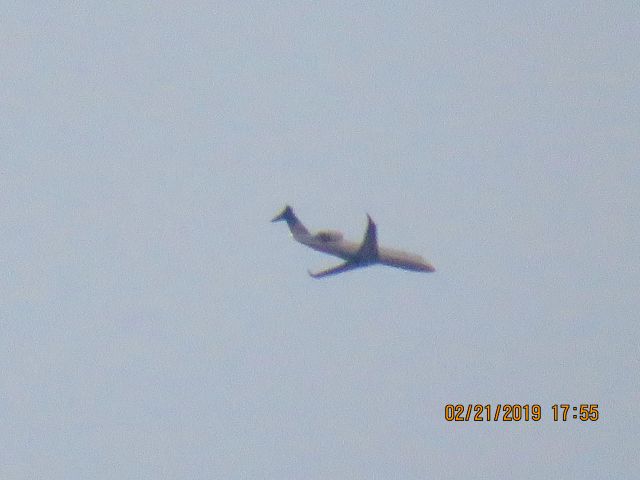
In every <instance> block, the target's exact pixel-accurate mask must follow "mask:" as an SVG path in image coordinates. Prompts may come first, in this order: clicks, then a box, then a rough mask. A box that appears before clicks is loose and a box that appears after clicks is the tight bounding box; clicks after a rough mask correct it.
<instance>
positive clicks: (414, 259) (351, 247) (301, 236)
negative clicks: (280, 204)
mask: <svg viewBox="0 0 640 480" xmlns="http://www.w3.org/2000/svg"><path fill="white" fill-rule="evenodd" d="M293 237H294V238H295V239H296V240H297V241H298V242H300V243H302V244H303V245H306V246H307V247H309V248H313V249H314V250H317V251H319V252H323V253H328V254H329V255H334V256H336V257H340V258H342V259H343V260H346V261H354V262H357V263H360V264H363V265H370V264H375V263H380V264H382V265H388V266H390V267H397V268H403V269H405V270H413V271H419V272H433V271H435V268H434V267H433V266H432V265H431V264H430V263H429V262H427V261H426V260H425V259H424V258H422V257H421V256H420V255H415V254H413V253H408V252H403V251H402V250H396V249H393V248H387V247H378V255H377V256H376V257H375V258H358V256H357V253H358V251H359V249H360V246H361V244H359V243H356V242H350V241H348V240H342V239H340V240H322V239H320V238H318V236H316V235H313V234H310V233H297V234H294V235H293Z"/></svg>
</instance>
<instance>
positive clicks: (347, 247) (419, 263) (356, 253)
mask: <svg viewBox="0 0 640 480" xmlns="http://www.w3.org/2000/svg"><path fill="white" fill-rule="evenodd" d="M282 220H284V221H285V222H287V225H288V226H289V230H290V231H291V235H293V238H294V239H295V240H297V241H298V242H300V243H302V244H303V245H306V246H307V247H310V248H313V249H314V250H317V251H319V252H324V253H328V254H329V255H334V256H336V257H340V258H342V259H343V260H344V263H341V264H340V265H337V266H335V267H332V268H328V269H326V270H322V271H320V272H317V273H311V272H309V275H311V276H312V277H313V278H320V277H326V276H328V275H335V274H336V273H342V272H346V271H348V270H353V269H354V268H361V267H366V266H369V265H374V264H382V265H388V266H390V267H397V268H403V269H405V270H413V271H416V272H434V271H435V268H433V266H432V265H431V264H430V263H429V262H427V261H426V260H424V259H423V258H422V257H421V256H420V255H414V254H412V253H406V252H402V251H400V250H395V249H392V248H385V247H379V246H378V240H377V234H376V224H375V223H373V220H371V217H370V216H369V215H367V220H368V224H367V231H366V233H365V235H364V240H363V241H362V243H356V242H349V241H347V240H344V239H343V238H342V233H340V232H337V231H335V230H323V231H319V232H317V233H315V234H311V233H309V231H308V230H307V229H306V228H305V226H304V225H303V224H302V223H301V222H300V220H298V217H296V215H295V213H293V209H292V208H291V207H290V206H289V205H287V206H286V207H285V209H284V210H283V211H282V212H281V213H280V214H278V215H276V216H275V217H274V218H273V220H271V221H272V222H279V221H282Z"/></svg>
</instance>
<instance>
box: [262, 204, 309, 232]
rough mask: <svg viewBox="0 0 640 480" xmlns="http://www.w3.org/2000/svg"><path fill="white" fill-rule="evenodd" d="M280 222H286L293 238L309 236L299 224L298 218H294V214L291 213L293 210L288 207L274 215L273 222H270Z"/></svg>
mask: <svg viewBox="0 0 640 480" xmlns="http://www.w3.org/2000/svg"><path fill="white" fill-rule="evenodd" d="M282 220H284V221H286V222H287V225H288V226H289V230H291V233H292V234H293V236H294V237H295V236H296V235H308V234H309V231H308V230H307V229H306V227H305V226H304V225H303V224H302V223H301V222H300V220H298V217H296V214H295V213H293V209H292V208H291V207H290V206H289V205H287V206H286V207H284V210H283V211H282V212H280V213H279V214H278V215H276V216H275V217H273V220H271V221H272V222H280V221H282Z"/></svg>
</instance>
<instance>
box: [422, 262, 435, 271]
mask: <svg viewBox="0 0 640 480" xmlns="http://www.w3.org/2000/svg"><path fill="white" fill-rule="evenodd" d="M424 271H425V272H435V271H436V269H435V267H434V266H433V265H431V264H430V263H426V262H425V264H424Z"/></svg>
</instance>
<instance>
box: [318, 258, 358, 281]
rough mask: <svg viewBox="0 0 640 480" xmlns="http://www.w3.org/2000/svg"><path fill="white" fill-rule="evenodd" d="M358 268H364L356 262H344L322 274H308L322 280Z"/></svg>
mask: <svg viewBox="0 0 640 480" xmlns="http://www.w3.org/2000/svg"><path fill="white" fill-rule="evenodd" d="M358 267H362V265H360V264H359V263H356V262H344V263H341V264H340V265H337V266H335V267H332V268H327V269H326V270H321V271H320V272H316V273H312V272H310V271H308V273H309V275H310V276H312V277H313V278H322V277H326V276H328V275H335V274H336V273H342V272H347V271H349V270H353V269H354V268H358Z"/></svg>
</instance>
